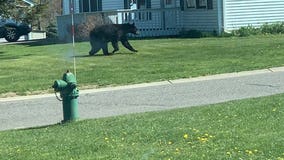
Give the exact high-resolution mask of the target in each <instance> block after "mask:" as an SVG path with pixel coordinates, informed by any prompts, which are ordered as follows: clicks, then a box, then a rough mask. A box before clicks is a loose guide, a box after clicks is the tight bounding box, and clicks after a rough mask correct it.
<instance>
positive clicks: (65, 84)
mask: <svg viewBox="0 0 284 160" xmlns="http://www.w3.org/2000/svg"><path fill="white" fill-rule="evenodd" d="M52 88H54V91H55V92H60V97H61V98H62V104H63V122H67V121H74V120H78V119H79V116H78V97H79V90H78V89H77V81H76V78H75V76H74V75H73V74H72V73H71V72H70V71H69V70H67V72H66V73H64V74H63V77H62V79H61V80H56V81H54V84H53V85H52Z"/></svg>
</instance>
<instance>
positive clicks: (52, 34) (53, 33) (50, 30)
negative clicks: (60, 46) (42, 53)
mask: <svg viewBox="0 0 284 160" xmlns="http://www.w3.org/2000/svg"><path fill="white" fill-rule="evenodd" d="M46 37H47V38H48V39H56V38H57V37H58V35H57V27H56V25H55V24H54V23H50V24H49V25H48V26H47V27H46Z"/></svg>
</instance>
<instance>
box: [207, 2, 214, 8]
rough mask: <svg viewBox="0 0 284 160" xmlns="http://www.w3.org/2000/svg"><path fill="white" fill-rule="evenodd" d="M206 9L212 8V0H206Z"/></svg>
mask: <svg viewBox="0 0 284 160" xmlns="http://www.w3.org/2000/svg"><path fill="white" fill-rule="evenodd" d="M207 9H213V0H207Z"/></svg>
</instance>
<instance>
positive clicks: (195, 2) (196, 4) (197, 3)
mask: <svg viewBox="0 0 284 160" xmlns="http://www.w3.org/2000/svg"><path fill="white" fill-rule="evenodd" d="M202 1H203V3H201V2H202ZM209 1H210V4H209ZM211 1H212V0H185V3H184V5H185V8H187V9H207V10H211V9H213V4H212V3H213V1H212V2H211ZM189 2H190V3H189Z"/></svg>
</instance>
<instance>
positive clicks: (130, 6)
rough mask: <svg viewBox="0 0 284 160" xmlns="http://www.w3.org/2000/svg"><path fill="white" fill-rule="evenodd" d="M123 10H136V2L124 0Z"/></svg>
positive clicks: (134, 0) (135, 0)
mask: <svg viewBox="0 0 284 160" xmlns="http://www.w3.org/2000/svg"><path fill="white" fill-rule="evenodd" d="M124 9H137V0H124Z"/></svg>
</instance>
